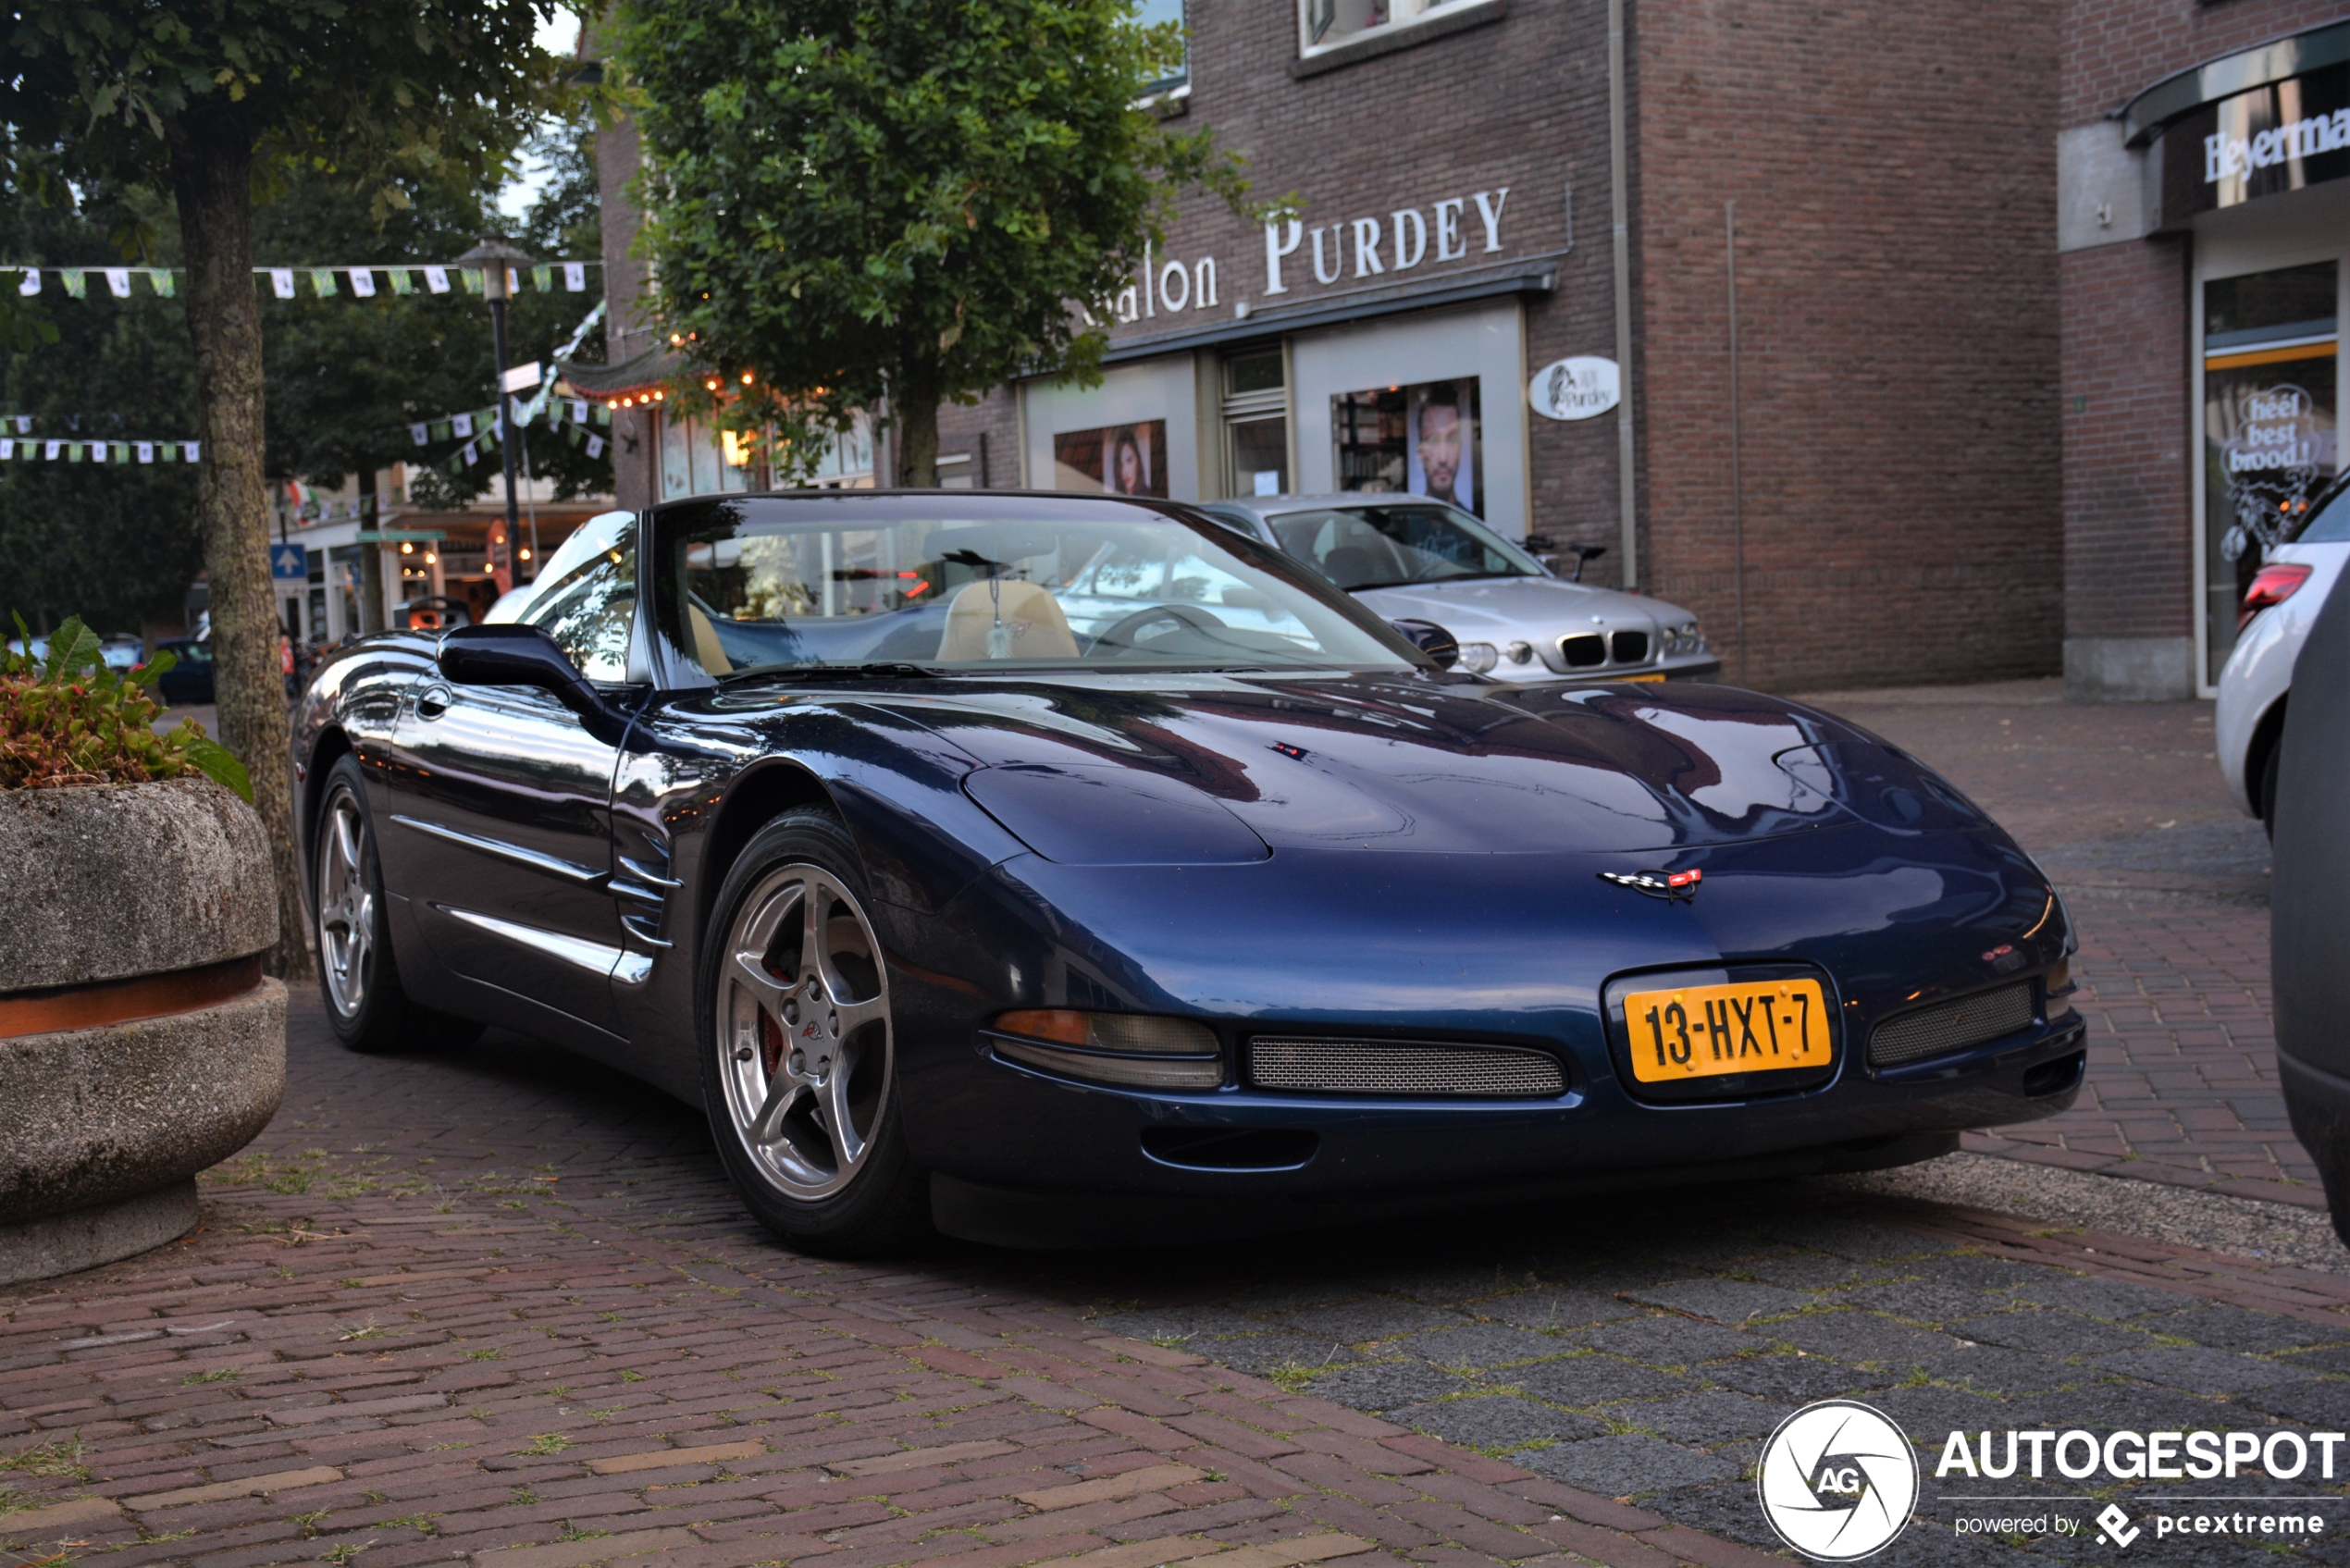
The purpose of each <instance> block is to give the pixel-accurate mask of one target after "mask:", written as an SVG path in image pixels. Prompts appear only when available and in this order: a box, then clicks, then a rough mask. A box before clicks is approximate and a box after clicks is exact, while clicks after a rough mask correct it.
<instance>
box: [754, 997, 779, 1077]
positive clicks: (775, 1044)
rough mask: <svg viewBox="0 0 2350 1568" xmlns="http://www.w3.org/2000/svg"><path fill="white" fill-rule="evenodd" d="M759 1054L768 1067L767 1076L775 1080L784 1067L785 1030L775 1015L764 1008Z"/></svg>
mask: <svg viewBox="0 0 2350 1568" xmlns="http://www.w3.org/2000/svg"><path fill="white" fill-rule="evenodd" d="M759 1054H760V1056H761V1060H762V1061H763V1062H764V1064H765V1065H766V1068H767V1076H768V1077H769V1078H770V1079H773V1077H774V1076H775V1072H776V1069H778V1068H781V1067H782V1066H783V1065H784V1030H783V1026H782V1025H781V1024H779V1023H777V1022H776V1021H775V1015H774V1014H773V1013H771V1012H769V1011H767V1010H766V1009H765V1008H763V1007H762V1008H761V1009H760V1012H759Z"/></svg>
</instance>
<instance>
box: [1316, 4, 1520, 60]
mask: <svg viewBox="0 0 2350 1568" xmlns="http://www.w3.org/2000/svg"><path fill="white" fill-rule="evenodd" d="M1491 3H1492V0H1298V25H1299V35H1298V53H1299V54H1301V55H1319V54H1322V53H1324V52H1325V51H1328V50H1331V49H1335V48H1338V47H1339V46H1340V45H1341V44H1345V43H1354V41H1355V40H1357V39H1360V38H1368V37H1371V36H1374V35H1376V34H1379V33H1386V32H1392V31H1400V30H1402V29H1404V28H1407V27H1412V26H1415V25H1416V24H1417V23H1420V22H1424V21H1430V20H1433V19H1436V18H1438V17H1443V16H1450V15H1452V14H1453V12H1456V11H1466V10H1468V9H1469V8H1470V7H1472V6H1480V5H1490V4H1491Z"/></svg>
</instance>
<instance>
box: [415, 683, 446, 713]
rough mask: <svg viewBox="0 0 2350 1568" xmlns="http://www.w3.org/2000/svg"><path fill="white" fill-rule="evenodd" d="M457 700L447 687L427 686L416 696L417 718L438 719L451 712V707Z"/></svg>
mask: <svg viewBox="0 0 2350 1568" xmlns="http://www.w3.org/2000/svg"><path fill="white" fill-rule="evenodd" d="M455 700H456V698H455V696H454V694H452V693H451V691H450V689H449V688H448V687H447V686H427V687H426V688H425V689H424V690H423V691H421V692H419V693H417V694H416V717H417V718H419V719H438V718H439V717H440V716H441V715H442V714H443V713H446V712H448V711H449V705H450V704H451V702H453V701H455Z"/></svg>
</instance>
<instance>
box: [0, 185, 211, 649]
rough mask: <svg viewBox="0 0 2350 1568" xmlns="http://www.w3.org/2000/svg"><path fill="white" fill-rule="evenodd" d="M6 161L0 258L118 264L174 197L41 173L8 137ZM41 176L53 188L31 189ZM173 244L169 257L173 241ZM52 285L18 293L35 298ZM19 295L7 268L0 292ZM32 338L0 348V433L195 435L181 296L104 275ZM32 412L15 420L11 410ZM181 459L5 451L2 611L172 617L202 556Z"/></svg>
mask: <svg viewBox="0 0 2350 1568" xmlns="http://www.w3.org/2000/svg"><path fill="white" fill-rule="evenodd" d="M8 152H9V157H8V160H7V162H6V166H0V174H4V175H5V178H0V256H6V257H8V258H11V259H15V258H36V259H39V260H41V261H44V262H48V263H50V264H52V265H63V266H90V267H100V266H109V265H120V262H121V256H120V253H118V250H117V249H116V247H115V244H114V241H113V238H112V237H113V236H114V235H116V234H118V233H120V232H123V231H124V230H126V229H130V228H140V227H142V225H145V224H147V223H150V222H154V221H161V222H162V223H163V224H164V225H165V226H166V227H168V216H169V215H168V207H167V204H164V203H162V202H160V201H158V200H156V199H155V197H154V196H152V195H151V194H150V193H148V192H146V191H140V190H137V189H130V190H123V189H119V188H116V187H112V186H109V185H106V184H105V183H103V182H96V183H86V184H77V185H76V186H74V187H72V188H68V187H66V186H65V184H64V182H62V181H56V180H48V181H43V180H42V179H40V173H41V170H42V165H43V162H44V159H43V154H41V152H40V151H39V150H38V149H27V148H21V147H16V148H10V149H8ZM44 185H45V186H46V188H47V190H48V191H49V193H50V196H51V198H52V199H50V200H45V201H44V200H42V199H40V198H39V197H37V196H35V195H33V194H31V193H30V191H29V190H28V187H30V188H32V189H34V190H37V189H40V188H42V187H43V186H44ZM167 253H168V254H172V255H175V256H176V252H167ZM57 292H58V290H57V289H56V279H55V278H52V279H50V283H49V289H48V290H47V292H46V293H44V294H42V295H36V296H33V297H31V298H30V299H29V300H26V301H25V302H26V303H28V304H31V305H33V306H35V307H38V306H40V305H41V304H42V303H43V301H45V300H50V299H54V297H55V296H56V293H57ZM16 295H17V287H16V279H15V278H13V277H6V278H0V297H15V296H16ZM40 319H41V321H42V323H43V326H44V327H46V332H45V337H46V338H47V341H43V340H42V338H43V336H44V334H36V335H35V336H34V337H33V338H32V339H31V340H19V341H18V342H17V343H15V344H14V345H12V346H0V424H6V428H0V436H6V437H13V438H19V439H21V438H23V437H24V436H36V437H40V438H60V439H66V440H79V441H85V442H87V441H100V440H179V439H184V438H188V437H191V436H193V435H194V434H195V398H194V367H193V365H192V364H191V362H190V358H189V352H188V330H187V326H186V324H185V323H184V322H183V321H182V319H181V317H180V306H179V301H177V300H168V299H159V298H157V297H156V296H155V294H154V293H153V292H152V291H151V290H147V289H145V288H143V287H142V288H136V289H134V290H133V291H132V294H131V297H130V298H129V299H127V300H118V299H116V298H114V297H113V296H112V295H111V294H109V293H108V291H107V290H105V289H103V288H101V289H96V290H92V291H91V294H90V297H88V298H86V299H82V300H69V301H67V302H65V303H64V304H63V305H62V307H60V308H56V309H54V310H50V311H47V312H45V313H44V314H43V316H42V317H41V318H40ZM16 419H22V420H24V421H26V422H27V423H28V424H29V426H30V428H29V429H25V430H22V431H19V428H18V427H17V426H15V425H14V424H13V423H10V422H11V421H13V420H16ZM195 497H196V470H195V468H194V467H193V466H192V465H190V464H188V463H128V464H125V463H108V464H106V465H105V466H103V467H94V466H92V465H90V464H88V463H47V462H39V463H22V462H18V463H6V464H5V465H0V624H5V623H6V612H7V611H20V612H22V613H23V614H24V615H25V616H26V617H28V618H29V619H30V620H31V623H32V625H33V628H34V630H35V631H38V632H44V633H45V632H47V631H49V630H51V629H52V628H54V627H55V626H56V624H57V623H59V622H61V621H63V620H64V619H66V618H67V617H68V616H69V615H74V614H79V615H80V616H81V617H82V618H83V619H85V620H86V621H88V622H89V623H91V624H92V625H93V626H96V627H97V628H98V629H100V630H101V631H105V632H109V633H112V632H138V631H140V630H142V625H143V623H145V622H147V621H148V620H150V619H155V620H163V619H169V618H172V617H176V615H177V614H178V612H179V609H180V606H181V605H182V604H183V603H184V601H185V598H186V595H187V591H188V585H189V584H190V583H191V582H192V581H194V579H195V575H196V574H197V572H198V571H199V570H201V569H202V567H203V564H204V561H203V554H202V551H201V549H199V547H198V543H197V539H196V530H195V525H194V517H193V509H194V506H195Z"/></svg>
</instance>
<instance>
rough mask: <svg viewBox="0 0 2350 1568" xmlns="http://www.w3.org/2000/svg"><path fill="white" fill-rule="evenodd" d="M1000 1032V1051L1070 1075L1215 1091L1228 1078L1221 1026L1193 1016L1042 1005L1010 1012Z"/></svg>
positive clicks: (1009, 1057)
mask: <svg viewBox="0 0 2350 1568" xmlns="http://www.w3.org/2000/svg"><path fill="white" fill-rule="evenodd" d="M996 1034H997V1036H998V1038H996V1039H995V1040H992V1041H990V1042H989V1044H990V1045H991V1046H992V1047H993V1048H994V1050H995V1052H996V1055H997V1056H1002V1057H1004V1058H1005V1059H1006V1060H1008V1061H1014V1062H1021V1063H1024V1064H1026V1065H1027V1066H1029V1067H1033V1068H1044V1069H1045V1071H1047V1072H1058V1073H1065V1074H1067V1075H1068V1076H1069V1077H1070V1078H1087V1079H1092V1080H1094V1081H1095V1082H1097V1083H1123V1084H1131V1085H1133V1086H1134V1087H1136V1088H1140V1089H1216V1088H1220V1087H1221V1086H1222V1084H1223V1082H1224V1051H1223V1046H1222V1045H1221V1043H1219V1042H1218V1040H1217V1038H1216V1031H1214V1030H1212V1029H1209V1028H1208V1027H1207V1026H1206V1024H1200V1023H1194V1022H1193V1021H1192V1020H1191V1019H1168V1018H1153V1017H1150V1016H1148V1015H1145V1014H1141V1013H1092V1012H1081V1011H1079V1010H1077V1009H1076V1008H1073V1007H1039V1008H1033V1009H1029V1010H1026V1011H1022V1012H1017V1013H1006V1014H1005V1015H1004V1016H1003V1017H1001V1018H999V1019H996ZM1004 1036H1018V1037H1019V1038H1016V1039H1008V1038H1003V1037H1004Z"/></svg>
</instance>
